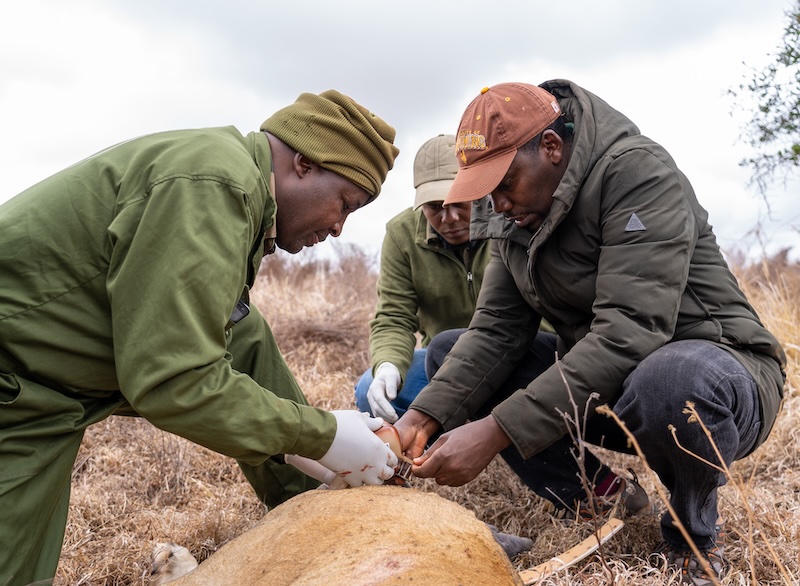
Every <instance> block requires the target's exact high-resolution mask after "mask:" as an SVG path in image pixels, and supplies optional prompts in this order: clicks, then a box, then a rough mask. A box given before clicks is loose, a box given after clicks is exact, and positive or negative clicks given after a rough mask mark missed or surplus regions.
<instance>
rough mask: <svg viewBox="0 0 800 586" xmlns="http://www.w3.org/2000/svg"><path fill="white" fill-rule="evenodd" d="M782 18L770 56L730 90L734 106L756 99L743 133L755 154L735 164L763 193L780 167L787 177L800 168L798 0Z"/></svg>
mask: <svg viewBox="0 0 800 586" xmlns="http://www.w3.org/2000/svg"><path fill="white" fill-rule="evenodd" d="M786 22H787V24H786V28H785V29H784V34H783V42H782V43H781V44H780V45H779V46H778V51H777V53H776V55H774V61H773V62H772V63H770V64H769V65H768V66H766V67H765V68H764V69H763V70H754V71H753V72H752V77H750V78H749V79H748V80H747V81H745V82H743V83H742V84H740V85H739V87H738V90H731V91H730V93H731V94H732V96H733V97H734V99H735V100H736V106H737V107H738V108H742V109H749V104H750V103H752V101H753V100H754V101H755V106H754V108H753V110H754V111H753V113H752V118H751V119H750V121H749V122H747V124H746V125H745V128H744V132H743V136H744V137H745V138H744V140H745V141H746V142H747V143H748V144H749V145H750V146H752V147H753V150H754V154H753V155H752V156H750V157H747V158H745V159H743V160H742V161H740V163H739V164H740V165H741V166H743V167H749V168H750V169H751V170H752V175H751V183H752V184H754V185H755V186H756V187H757V188H758V190H759V192H760V193H761V195H762V196H764V197H766V196H765V194H766V190H767V186H768V185H769V184H770V183H771V182H772V181H773V180H774V179H775V178H776V175H777V174H778V173H779V172H782V173H783V176H784V178H786V177H787V176H788V175H790V174H792V173H793V171H794V170H795V169H796V168H797V167H800V0H793V5H792V7H791V8H790V9H789V10H788V11H787V12H786Z"/></svg>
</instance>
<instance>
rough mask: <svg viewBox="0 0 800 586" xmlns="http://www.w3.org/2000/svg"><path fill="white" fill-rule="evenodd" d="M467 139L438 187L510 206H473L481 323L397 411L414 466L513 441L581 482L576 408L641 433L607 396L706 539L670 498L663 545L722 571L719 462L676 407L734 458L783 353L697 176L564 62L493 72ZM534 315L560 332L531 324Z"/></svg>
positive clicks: (461, 477) (768, 415)
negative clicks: (524, 78) (565, 70)
mask: <svg viewBox="0 0 800 586" xmlns="http://www.w3.org/2000/svg"><path fill="white" fill-rule="evenodd" d="M688 103H689V102H687V104H688ZM684 105H685V104H684ZM457 151H458V155H459V165H460V167H459V172H458V175H457V176H456V179H455V182H454V184H453V186H452V187H451V188H450V191H449V192H448V195H447V198H446V199H445V205H447V204H448V203H451V202H453V203H455V202H464V201H474V200H479V199H480V200H482V201H483V199H482V198H483V196H484V195H485V194H487V193H489V194H491V196H490V199H491V203H492V207H493V212H500V213H502V214H503V215H504V216H505V219H506V221H505V222H496V221H492V220H491V219H490V220H489V221H488V222H487V217H488V216H487V217H482V216H484V212H485V211H486V210H485V206H480V205H476V206H475V207H473V211H472V217H473V220H472V221H473V223H474V224H475V226H474V228H475V229H476V231H478V232H479V233H482V234H484V235H485V236H486V237H492V238H495V239H496V240H494V241H493V243H492V259H491V260H490V261H489V265H488V266H487V267H486V273H485V276H484V282H483V287H482V288H481V294H480V297H479V299H478V308H477V310H476V313H475V316H474V317H473V319H472V321H471V322H470V327H469V330H468V331H467V332H466V333H464V334H462V335H461V336H460V337H458V339H457V341H456V342H455V344H454V345H452V349H451V350H449V353H447V354H446V358H444V359H443V362H442V364H441V366H439V368H438V370H437V371H436V374H435V375H433V376H432V379H431V383H430V384H429V385H428V386H427V387H426V388H425V389H423V390H422V391H421V392H420V394H419V395H418V396H417V398H416V400H415V401H414V402H413V403H412V404H411V406H410V408H409V410H408V411H407V412H406V414H405V415H404V416H403V417H402V418H401V419H400V420H399V421H398V423H397V429H398V431H399V432H400V435H401V439H402V443H403V447H404V448H406V449H407V450H408V452H409V455H411V456H419V457H418V458H417V460H416V466H415V467H414V468H412V471H413V472H414V473H415V474H417V475H418V476H421V477H434V478H436V481H437V482H439V483H440V484H447V485H453V486H457V485H460V484H464V483H465V482H468V481H470V480H471V479H473V478H475V476H476V475H477V474H478V473H479V472H480V471H481V470H483V469H484V468H485V467H486V466H487V465H488V463H489V462H490V461H491V460H492V458H494V456H495V455H496V454H498V453H499V452H501V451H508V450H510V451H512V452H513V453H514V454H516V459H517V466H516V468H515V469H516V470H517V471H518V472H519V471H523V472H527V476H528V478H536V477H537V476H538V478H539V479H540V486H539V489H540V494H542V495H543V496H546V494H547V492H548V491H549V494H550V498H551V499H553V500H556V499H560V500H562V501H563V502H571V500H573V499H576V498H579V496H580V494H581V493H582V492H583V487H582V486H581V482H580V477H579V476H578V474H577V473H578V466H577V464H576V462H575V460H574V458H573V455H572V454H571V453H570V451H571V449H572V446H573V442H572V440H571V438H570V436H569V434H568V430H569V429H570V427H571V426H570V425H569V424H568V422H567V420H566V419H565V415H574V414H576V413H577V414H578V417H579V418H580V417H582V415H583V414H584V413H587V414H589V415H591V416H590V417H589V418H588V421H587V422H586V425H585V429H583V432H584V433H585V436H586V439H588V440H589V441H590V442H593V443H602V445H604V446H605V447H607V448H611V449H617V450H620V451H628V450H630V447H629V446H628V444H627V441H626V440H627V438H626V437H625V436H624V435H623V434H622V433H621V432H620V430H619V429H618V428H617V427H616V425H615V424H614V423H613V421H612V420H610V419H607V418H605V417H602V416H599V415H594V409H593V407H594V406H596V405H598V404H603V403H608V404H609V405H610V406H611V407H612V408H613V411H614V412H615V413H616V414H617V415H618V416H619V417H620V418H621V419H622V420H623V421H624V422H625V424H626V425H627V427H628V429H629V430H630V431H631V433H632V434H633V435H634V436H635V437H636V439H637V440H638V443H639V445H640V446H641V447H642V450H643V451H644V454H645V456H646V457H647V461H648V463H649V465H650V466H651V467H652V468H653V470H655V471H656V472H657V473H658V474H659V476H660V478H661V480H662V481H663V482H664V484H665V485H666V486H667V488H668V489H669V491H670V500H671V505H672V507H673V509H674V510H675V512H676V515H677V517H678V519H679V520H680V521H681V523H682V524H683V525H684V527H685V528H686V531H687V533H688V535H689V537H690V538H691V539H692V541H693V542H694V543H695V545H696V546H697V548H698V549H699V551H700V552H701V553H702V557H701V558H698V557H697V556H696V555H695V554H694V553H693V552H692V551H691V550H690V547H689V544H688V542H687V540H686V539H685V538H684V536H683V534H682V533H681V532H680V531H679V529H678V528H677V527H676V526H675V525H674V524H673V519H672V517H671V515H670V514H669V513H667V514H665V515H664V516H663V517H662V520H661V532H662V536H663V538H664V547H663V549H662V551H663V552H664V553H665V555H666V557H667V559H668V561H669V562H670V563H671V564H672V565H673V566H674V567H675V568H676V570H679V571H680V574H681V580H682V581H684V582H686V583H690V584H695V585H705V584H710V583H711V581H712V579H713V578H715V577H716V578H718V577H719V576H720V575H721V573H722V571H723V568H724V563H723V558H722V550H721V547H720V545H721V544H719V543H718V542H717V537H718V533H719V529H718V523H717V488H718V486H719V485H720V484H722V483H724V482H725V477H724V475H722V474H721V473H720V472H719V469H718V468H716V467H712V466H709V465H708V464H706V462H703V461H701V460H699V459H697V458H696V457H695V456H694V455H692V454H696V455H698V456H700V457H701V458H704V459H705V460H706V461H707V462H714V463H717V462H718V459H717V455H716V452H715V450H714V447H713V446H712V445H711V444H710V442H709V441H708V439H707V438H706V436H705V434H704V433H703V430H702V428H701V426H700V425H698V424H697V423H696V422H692V420H690V418H689V417H688V416H687V415H686V414H685V413H684V409H686V406H687V402H691V403H692V404H693V405H694V406H695V408H696V409H697V412H698V414H699V417H700V419H701V420H702V421H703V422H704V423H705V424H706V425H707V426H708V428H709V429H710V430H711V434H712V438H713V440H714V444H715V445H716V447H717V448H718V449H719V451H720V453H721V455H722V458H723V459H724V460H725V463H726V464H731V462H732V461H733V460H735V459H738V458H743V457H744V456H746V455H748V454H749V453H751V452H752V451H753V450H754V449H756V447H758V446H759V445H760V444H761V443H762V442H763V441H764V440H765V439H766V438H767V436H768V435H769V432H770V430H771V429H772V426H773V424H774V422H775V419H776V417H777V414H778V410H779V405H780V402H781V399H782V396H783V385H784V380H785V374H784V372H783V369H784V367H785V364H786V358H785V355H784V352H783V350H782V349H781V346H780V344H779V343H778V341H777V340H776V339H775V337H774V336H773V335H772V334H771V333H770V332H769V331H767V329H766V328H765V327H764V326H763V324H762V323H761V322H760V320H759V318H758V316H757V315H756V312H755V311H754V309H753V308H752V306H751V305H750V303H749V302H748V301H747V299H746V298H745V296H744V294H743V293H742V291H741V290H740V288H739V286H738V284H737V282H736V279H735V278H734V276H733V275H732V273H731V271H730V270H729V268H728V266H727V264H726V262H725V260H724V259H723V256H722V254H721V252H720V250H719V247H718V246H717V243H716V239H715V237H714V233H713V231H712V229H711V226H710V225H709V223H708V214H707V212H706V211H705V210H704V209H703V208H702V206H701V205H700V204H699V203H698V201H697V198H696V197H695V194H694V191H693V189H692V186H691V184H690V183H689V181H688V179H687V178H686V177H685V176H684V175H683V173H682V172H681V171H680V170H679V169H678V167H677V165H676V164H675V162H674V161H673V159H672V158H671V157H670V155H669V154H668V153H667V152H666V151H665V150H664V148H663V147H661V146H660V145H658V144H657V143H655V142H654V141H652V140H650V139H648V138H647V137H645V136H642V135H641V133H640V132H639V130H638V128H637V127H636V126H635V125H634V124H633V122H631V121H630V120H629V119H628V118H626V117H625V116H624V115H622V114H621V113H620V112H618V111H616V110H614V109H613V108H612V107H610V106H609V105H608V104H607V103H606V102H604V101H603V100H602V99H600V98H599V97H597V96H595V95H594V94H592V93H591V92H589V91H587V90H585V89H584V88H581V87H580V86H578V85H576V84H574V83H572V82H569V81H565V80H553V81H549V82H546V83H544V84H542V86H541V87H538V86H532V85H529V84H522V83H508V84H499V85H497V86H494V87H491V88H485V89H484V90H483V91H482V92H481V93H480V95H479V96H478V97H476V98H475V99H474V100H473V102H472V103H471V104H470V105H469V106H468V107H467V109H466V110H465V112H464V114H463V116H462V119H461V124H460V127H459V133H458V139H457ZM494 217H495V216H494V215H493V216H491V218H494ZM542 318H545V319H547V321H548V322H550V324H551V325H552V326H553V328H554V329H555V331H556V336H552V335H551V334H545V333H541V332H539V331H538V326H539V322H540V320H541V319H542ZM445 334H446V333H445ZM445 334H440V336H442V337H444V336H445ZM438 339H439V337H437V338H436V339H434V340H433V341H432V342H431V344H430V346H429V350H428V354H429V357H430V356H431V355H432V354H433V353H434V350H435V348H434V347H435V346H436V345H437V344H438V342H437V340H438ZM534 341H535V342H536V343H535V344H533V345H532V342H534ZM444 346H445V347H447V346H448V344H444ZM439 351H440V353H442V354H444V352H442V351H441V349H440V350H439ZM556 352H557V356H558V362H555V357H556ZM671 429H674V433H675V437H677V440H678V441H679V442H680V444H681V445H678V444H677V443H676V441H675V438H673V436H672V434H671V432H670V430H671ZM440 430H443V431H445V432H446V433H444V434H443V435H442V436H441V437H440V438H439V439H438V440H437V441H436V442H435V443H434V444H433V445H432V446H431V447H430V449H429V450H428V451H427V452H426V453H425V455H422V452H423V450H424V448H425V445H426V443H427V442H428V439H429V438H430V437H431V435H433V434H434V433H437V432H439V431H440ZM682 448H685V449H686V450H688V451H689V452H691V453H692V454H688V453H686V452H685V451H683V449H682ZM586 456H587V459H586V467H587V472H588V473H589V479H590V480H592V479H594V478H599V477H600V476H597V475H596V474H599V473H601V472H602V468H601V466H600V463H599V462H598V461H597V458H595V457H594V456H592V455H591V454H587V455H586Z"/></svg>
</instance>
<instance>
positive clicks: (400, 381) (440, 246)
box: [355, 134, 489, 423]
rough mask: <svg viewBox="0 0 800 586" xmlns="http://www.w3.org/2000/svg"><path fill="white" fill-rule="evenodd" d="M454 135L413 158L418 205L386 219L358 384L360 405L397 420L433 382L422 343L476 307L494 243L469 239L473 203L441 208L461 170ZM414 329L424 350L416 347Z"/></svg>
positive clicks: (465, 319)
mask: <svg viewBox="0 0 800 586" xmlns="http://www.w3.org/2000/svg"><path fill="white" fill-rule="evenodd" d="M455 139H456V137H455V135H452V134H440V135H439V136H435V137H433V138H431V139H429V140H427V141H425V143H424V144H423V145H422V146H421V147H420V149H419V150H418V151H417V154H416V156H415V157H414V187H415V188H416V191H415V196H414V206H413V207H410V208H407V209H406V210H404V211H402V212H400V213H399V214H398V215H396V216H395V217H394V218H392V219H391V220H389V222H388V223H387V224H386V235H385V236H384V237H383V246H382V247H381V271H380V276H379V278H378V304H377V308H376V310H375V317H374V318H373V319H372V321H371V322H370V336H369V349H370V358H371V360H372V366H371V367H370V369H369V370H367V371H366V372H365V373H364V374H363V375H362V377H361V379H360V380H359V381H358V383H357V384H356V389H355V396H356V406H357V407H358V408H359V410H361V411H367V412H370V413H372V414H373V415H375V416H376V417H382V418H384V419H386V420H387V421H389V422H391V423H394V422H395V421H397V417H398V415H402V414H403V413H405V411H406V409H407V408H408V405H409V404H410V403H411V401H413V400H414V398H415V397H416V396H417V394H418V393H419V391H420V390H421V389H422V387H424V386H425V385H426V384H427V383H428V377H427V376H426V375H425V348H426V346H427V345H428V342H430V341H431V339H432V338H433V337H434V336H435V335H436V334H438V333H439V332H442V331H444V330H449V329H452V328H463V327H466V326H467V325H468V324H469V320H470V318H471V317H472V314H473V312H474V311H475V302H476V300H477V298H478V291H479V290H480V287H481V283H482V282H483V269H484V267H485V266H486V263H487V262H488V261H489V243H488V241H486V240H470V237H469V220H470V207H471V204H470V203H468V202H467V203H461V204H454V205H451V206H446V207H445V206H443V205H442V204H443V203H444V197H445V195H447V190H448V189H449V188H450V185H452V183H453V180H454V179H455V176H456V173H457V172H458V161H457V160H456V152H455ZM417 334H419V336H420V343H421V344H420V345H421V348H417V349H416V350H415V348H416V345H417Z"/></svg>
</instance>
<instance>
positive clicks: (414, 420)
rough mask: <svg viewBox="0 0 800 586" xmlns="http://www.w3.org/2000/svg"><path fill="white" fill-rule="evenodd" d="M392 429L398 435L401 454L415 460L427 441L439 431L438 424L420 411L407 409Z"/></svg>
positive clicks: (423, 449)
mask: <svg viewBox="0 0 800 586" xmlns="http://www.w3.org/2000/svg"><path fill="white" fill-rule="evenodd" d="M394 428H395V429H396V430H397V433H398V434H399V435H400V446H401V448H402V449H403V454H405V455H406V456H407V457H408V458H416V457H417V456H421V455H422V453H423V452H424V451H425V446H426V445H428V440H429V439H430V438H431V436H432V435H433V434H434V433H436V431H437V430H438V429H439V422H437V421H436V420H435V419H434V418H433V417H431V416H430V415H426V414H425V413H423V412H422V411H417V410H416V409H409V410H408V411H406V412H405V413H404V414H403V416H402V417H401V418H400V419H398V420H397V422H396V423H395V424H394Z"/></svg>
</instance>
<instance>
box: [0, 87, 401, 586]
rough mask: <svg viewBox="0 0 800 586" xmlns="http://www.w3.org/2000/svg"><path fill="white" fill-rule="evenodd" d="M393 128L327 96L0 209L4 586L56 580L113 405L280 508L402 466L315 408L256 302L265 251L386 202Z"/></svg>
mask: <svg viewBox="0 0 800 586" xmlns="http://www.w3.org/2000/svg"><path fill="white" fill-rule="evenodd" d="M394 135H395V131H394V129H393V128H392V127H391V126H389V125H388V124H386V122H384V121H383V120H382V119H381V118H379V117H378V116H376V115H375V114H373V113H371V112H369V111H368V110H366V109H365V108H364V107H362V106H360V105H359V104H357V103H356V102H354V101H353V100H352V99H350V98H349V97H347V96H344V95H342V94H340V93H339V92H336V91H334V90H330V91H327V92H323V93H322V94H319V95H315V94H302V95H301V96H300V97H299V98H298V99H297V101H296V102H295V103H293V104H291V105H290V106H288V107H286V108H284V109H282V110H279V111H278V112H277V113H275V114H274V115H273V116H271V117H270V118H269V119H267V120H266V121H265V122H264V124H263V125H262V126H261V131H260V132H251V133H249V134H247V135H246V136H242V135H241V134H240V133H239V132H238V131H237V130H236V129H235V128H233V127H223V128H209V129H201V130H184V131H173V132H165V133H160V134H154V135H150V136H144V137H142V138H138V139H134V140H131V141H129V142H126V143H123V144H120V145H117V146H114V147H112V148H110V149H107V150H105V151H102V152H100V153H98V154H96V155H94V156H92V157H90V158H88V159H86V160H84V161H81V162H80V163H77V164H76V165H73V166H72V167H69V168H67V169H65V170H63V171H61V172H59V173H57V174H55V175H53V176H52V177H50V178H48V179H45V180H44V181H42V182H41V183H38V184H37V185H35V186H33V187H31V188H30V189H28V190H26V191H24V192H22V193H21V194H19V195H18V196H16V197H15V198H13V199H11V200H9V201H8V202H6V203H5V204H3V205H2V206H0V511H2V513H0V543H2V544H3V545H2V547H0V584H3V585H12V586H15V585H17V584H27V583H29V582H32V581H35V580H47V579H50V578H52V576H54V574H55V570H56V566H57V562H58V558H59V554H60V549H61V544H62V540H63V534H64V528H65V523H66V517H67V509H68V502H69V490H70V486H69V483H70V473H71V469H72V464H73V461H74V459H75V455H76V453H77V450H78V447H79V445H80V442H81V438H82V436H83V433H84V430H85V429H86V427H87V426H89V425H91V424H92V423H95V422H97V421H99V420H101V419H103V418H105V417H108V416H109V415H112V414H114V413H125V414H134V415H139V416H141V417H145V418H146V419H148V420H149V421H150V422H152V423H153V424H154V425H156V426H158V427H159V428H161V429H164V430H166V431H169V432H172V433H175V434H177V435H180V436H182V437H185V438H187V439H189V440H191V441H194V442H196V443H198V444H201V445H203V446H205V447H207V448H209V449H212V450H215V451H217V452H220V453H222V454H226V455H228V456H231V457H233V458H236V459H237V460H238V461H239V463H240V465H241V467H242V469H243V471H244V473H245V475H246V476H247V478H248V480H249V481H250V482H251V484H252V485H253V487H254V489H255V491H256V493H257V495H258V497H259V498H260V499H261V500H262V501H263V502H264V503H265V504H267V505H268V506H275V505H277V504H278V503H280V502H282V501H284V500H286V499H287V498H289V497H291V496H292V495H295V494H297V493H299V492H302V491H304V490H308V489H309V488H313V487H315V486H317V485H318V482H317V481H315V480H313V479H311V478H309V477H307V476H305V475H304V474H302V473H300V472H299V471H298V470H297V469H295V468H294V467H292V466H290V465H288V464H285V463H283V458H282V457H281V455H283V454H292V455H299V456H304V457H306V458H309V459H311V460H315V461H318V462H316V463H317V464H318V465H320V466H322V467H324V468H325V469H328V470H330V471H331V475H333V474H338V475H341V476H344V477H345V478H346V480H347V483H348V484H351V485H360V484H378V483H381V482H382V481H383V480H384V479H386V478H389V477H391V476H392V474H393V472H394V470H393V467H394V465H395V464H396V457H395V456H394V454H393V453H392V452H391V450H389V449H388V448H387V446H386V445H385V444H383V443H382V442H381V441H380V440H379V439H378V438H377V436H375V434H373V433H372V430H374V429H376V428H377V426H379V425H380V424H381V422H380V420H378V419H372V418H369V417H366V416H365V415H363V414H360V413H358V412H357V411H355V410H353V411H334V412H327V411H323V410H320V409H316V408H313V407H311V406H309V405H308V403H307V401H306V399H305V398H304V396H303V394H302V392H301V390H300V389H299V388H298V385H297V383H296V381H295V379H294V377H293V376H292V374H291V372H290V371H289V370H288V368H287V367H286V364H285V363H284V361H283V358H282V357H281V355H280V353H279V351H278V348H277V346H276V344H275V340H274V338H273V336H272V334H271V332H270V329H269V327H268V325H267V323H266V322H265V321H264V319H263V317H262V316H261V315H260V314H259V313H258V311H257V310H256V309H255V308H254V307H250V306H249V303H248V290H249V288H250V287H251V286H252V285H253V283H254V280H255V277H256V274H257V272H258V268H259V265H260V262H261V259H262V256H263V255H264V254H265V253H269V252H271V251H272V250H273V249H274V246H276V245H277V246H278V247H280V248H282V249H284V250H286V251H289V252H291V253H295V252H298V251H299V250H301V249H302V248H303V247H304V246H313V245H315V244H317V243H318V242H321V241H323V240H325V239H326V238H327V237H328V236H334V237H336V236H338V235H339V234H340V232H341V230H342V227H343V225H344V222H345V220H346V219H347V217H348V215H349V214H350V213H351V212H353V211H355V210H357V209H359V208H361V207H363V206H365V205H366V204H368V203H370V202H371V201H372V200H374V199H375V197H376V196H377V195H378V193H379V192H380V188H381V185H382V183H383V181H384V180H385V178H386V175H387V173H388V171H389V170H390V169H391V168H392V166H393V164H394V159H395V157H396V156H397V154H398V150H397V148H396V147H394V145H393V141H394Z"/></svg>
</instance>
